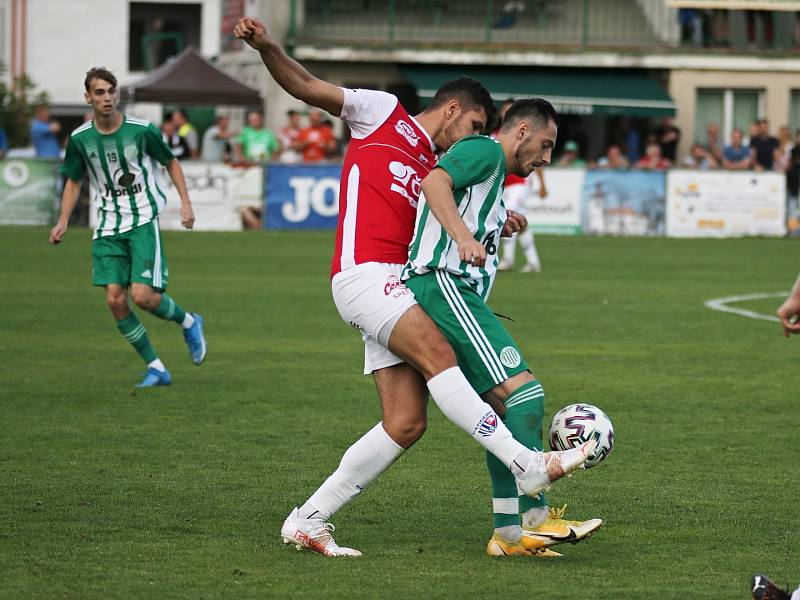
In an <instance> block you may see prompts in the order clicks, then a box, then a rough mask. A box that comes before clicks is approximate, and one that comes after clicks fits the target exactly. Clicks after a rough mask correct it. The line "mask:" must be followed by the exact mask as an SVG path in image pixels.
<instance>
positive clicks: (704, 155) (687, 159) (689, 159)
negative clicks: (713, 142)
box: [681, 143, 719, 171]
mask: <svg viewBox="0 0 800 600" xmlns="http://www.w3.org/2000/svg"><path fill="white" fill-rule="evenodd" d="M681 166H682V167H684V168H685V169H699V170H701V171H708V170H709V169H716V168H717V167H719V164H718V163H717V161H716V160H715V159H714V157H713V156H712V155H711V153H710V152H709V151H708V150H706V149H705V148H704V147H703V146H702V145H701V144H696V143H695V144H692V147H691V148H690V149H689V154H687V155H686V156H684V157H683V160H682V161H681Z"/></svg>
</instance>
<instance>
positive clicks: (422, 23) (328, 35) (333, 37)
mask: <svg viewBox="0 0 800 600" xmlns="http://www.w3.org/2000/svg"><path fill="white" fill-rule="evenodd" d="M291 3H292V4H291V6H292V19H291V21H292V23H291V26H290V32H289V43H290V44H297V43H311V44H329V45H349V46H370V45H371V46H389V47H395V46H398V45H399V46H406V47H408V46H415V47H439V48H441V47H453V46H458V47H461V48H464V47H478V48H487V47H511V48H525V47H527V48H530V47H562V48H566V47H575V48H579V49H586V48H590V47H592V48H602V47H604V48H611V49H614V48H628V49H631V50H633V51H636V50H637V49H641V50H644V51H652V50H653V49H656V48H660V49H665V50H666V49H670V48H674V49H679V50H681V51H702V52H705V51H706V49H712V51H716V52H718V53H725V52H729V51H730V50H734V51H740V52H746V53H748V54H753V53H764V52H771V53H776V52H777V53H790V54H792V55H796V54H797V52H798V50H800V19H796V18H795V16H794V15H792V14H791V13H787V12H780V11H773V12H768V11H747V10H688V11H687V10H686V9H683V10H682V11H680V12H679V11H678V9H676V8H673V7H671V6H669V5H668V3H667V1H666V0H291Z"/></svg>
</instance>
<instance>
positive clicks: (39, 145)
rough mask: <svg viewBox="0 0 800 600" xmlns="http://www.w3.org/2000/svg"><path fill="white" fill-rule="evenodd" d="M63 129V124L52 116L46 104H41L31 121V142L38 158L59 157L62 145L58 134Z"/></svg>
mask: <svg viewBox="0 0 800 600" xmlns="http://www.w3.org/2000/svg"><path fill="white" fill-rule="evenodd" d="M60 131H61V124H60V123H59V122H58V121H55V120H53V119H51V118H50V111H49V110H48V108H47V107H46V106H39V107H37V109H36V113H35V116H34V119H33V122H32V123H31V143H32V144H33V148H34V150H35V151H36V158H58V157H59V155H60V153H61V147H60V146H59V144H58V138H57V137H56V136H57V134H58V133H59V132H60Z"/></svg>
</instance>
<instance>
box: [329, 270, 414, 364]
mask: <svg viewBox="0 0 800 600" xmlns="http://www.w3.org/2000/svg"><path fill="white" fill-rule="evenodd" d="M402 270H403V265H397V264H391V263H377V262H368V263H362V264H360V265H356V266H355V267H351V268H349V269H346V270H344V271H340V272H339V273H337V274H336V275H335V276H334V277H333V280H332V281H331V291H332V292H333V301H334V303H335V304H336V309H337V310H338V311H339V315H340V316H341V317H342V319H343V320H344V321H345V323H349V324H350V325H352V326H353V327H355V328H356V329H358V330H359V331H360V332H361V336H362V337H363V338H364V374H365V375H369V374H370V373H372V372H373V371H377V370H378V369H383V368H385V367H391V366H392V365H397V364H400V363H401V362H404V361H403V359H402V358H400V357H399V356H396V355H394V354H392V353H391V352H389V349H388V348H387V346H388V344H389V336H390V335H391V334H392V329H394V326H395V324H396V323H397V321H398V320H399V319H400V317H402V316H403V314H404V313H405V312H406V311H407V310H408V309H409V308H411V307H412V306H414V305H415V304H416V303H417V301H416V300H415V299H414V293H413V292H412V291H411V290H410V289H408V288H407V287H406V285H405V284H404V283H403V282H402V281H400V274H401V272H402Z"/></svg>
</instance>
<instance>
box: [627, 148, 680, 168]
mask: <svg viewBox="0 0 800 600" xmlns="http://www.w3.org/2000/svg"><path fill="white" fill-rule="evenodd" d="M671 166H672V163H671V162H670V161H669V160H667V159H666V158H664V157H663V156H661V146H659V145H658V144H655V143H651V144H648V145H647V148H646V149H645V155H644V156H643V157H642V158H640V159H639V162H637V163H636V168H637V169H654V170H658V171H661V170H664V169H669V168H670V167H671Z"/></svg>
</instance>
